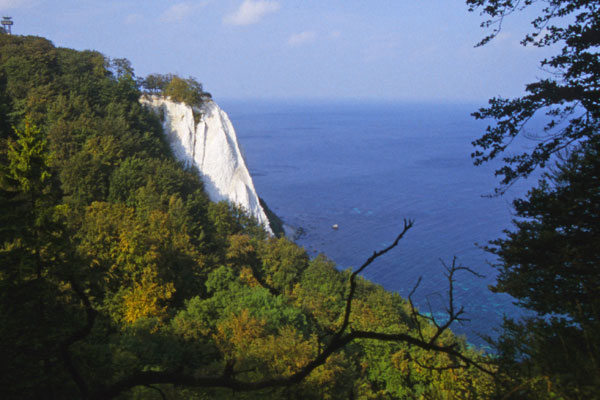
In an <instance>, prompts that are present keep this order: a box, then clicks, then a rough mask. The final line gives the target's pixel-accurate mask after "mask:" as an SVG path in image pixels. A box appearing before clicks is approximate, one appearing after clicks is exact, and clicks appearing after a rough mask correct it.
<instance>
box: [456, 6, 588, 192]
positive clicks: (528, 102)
mask: <svg viewBox="0 0 600 400" xmlns="http://www.w3.org/2000/svg"><path fill="white" fill-rule="evenodd" d="M466 3H467V4H468V5H469V7H470V10H471V11H474V10H480V11H481V12H482V14H486V15H489V17H490V19H489V20H487V21H485V22H484V23H483V24H482V26H486V27H490V26H493V27H495V29H494V30H493V31H492V33H491V34H490V35H488V36H486V37H485V38H484V39H483V40H482V41H481V42H480V45H483V44H485V43H487V42H488V41H489V40H492V39H493V38H494V36H496V35H497V34H498V33H499V32H500V28H501V26H502V21H503V20H504V18H505V17H507V16H509V15H510V14H511V13H513V12H515V11H520V10H524V9H526V8H533V7H535V6H540V7H541V10H540V11H539V16H538V17H536V18H535V19H534V20H533V21H532V25H533V32H532V33H531V34H529V35H527V36H526V37H525V38H524V39H523V40H522V42H521V43H522V44H523V45H529V46H536V47H548V46H562V48H561V50H560V51H559V52H558V54H556V55H554V56H552V57H550V58H548V59H544V60H543V61H542V62H541V67H542V69H543V70H546V71H549V72H551V74H549V77H547V78H543V79H539V80H538V81H536V82H532V83H530V84H528V85H526V87H525V90H526V95H524V96H522V97H518V98H515V99H504V98H492V99H491V100H490V101H489V103H490V106H489V107H488V108H483V109H481V110H479V111H478V112H477V113H475V114H474V115H475V117H476V118H478V119H486V118H492V119H495V120H496V123H495V124H494V125H491V126H489V127H488V128H487V132H486V133H485V135H483V136H482V137H481V138H480V139H478V140H476V141H475V142H473V144H474V146H475V147H476V151H475V152H474V153H473V157H474V158H475V163H476V164H481V163H483V162H486V161H488V160H491V159H494V158H496V157H498V156H500V155H503V152H504V151H505V150H506V149H507V148H508V147H509V146H510V144H511V143H512V141H513V139H514V138H515V137H516V136H518V135H522V134H523V128H524V126H525V125H526V124H527V123H528V122H529V121H530V120H531V118H533V117H534V116H540V115H545V117H546V120H547V123H546V126H545V128H544V130H543V132H538V137H537V138H536V139H537V142H538V143H537V144H536V146H535V147H534V148H533V150H532V151H531V152H525V153H522V154H517V155H506V154H504V155H503V160H504V162H505V163H504V165H503V166H502V167H501V168H500V169H499V170H497V171H496V175H498V176H502V184H503V185H509V184H511V183H512V182H514V181H515V180H516V179H518V178H519V177H525V176H528V175H529V174H530V173H531V172H532V171H533V170H534V169H535V168H536V167H537V166H540V167H544V166H546V165H547V163H548V162H549V161H550V160H551V157H552V155H553V154H556V153H557V152H559V151H561V150H564V149H569V148H570V147H571V146H573V145H576V144H577V143H580V142H585V141H587V140H589V139H590V138H592V137H594V136H595V135H596V134H597V132H598V128H599V124H600V122H599V121H600V55H599V53H598V45H599V44H600V39H599V38H600V19H599V18H598V13H600V1H598V0H584V1H572V0H550V1H535V0H526V1H521V0H506V1H505V0H467V1H466ZM501 190H502V189H501ZM501 190H500V191H501Z"/></svg>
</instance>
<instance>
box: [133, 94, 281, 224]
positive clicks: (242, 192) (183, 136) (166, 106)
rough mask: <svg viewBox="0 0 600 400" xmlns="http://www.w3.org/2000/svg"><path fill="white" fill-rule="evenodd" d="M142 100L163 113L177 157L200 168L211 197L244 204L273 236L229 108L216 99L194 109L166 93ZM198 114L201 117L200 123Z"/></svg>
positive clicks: (166, 132) (205, 187)
mask: <svg viewBox="0 0 600 400" xmlns="http://www.w3.org/2000/svg"><path fill="white" fill-rule="evenodd" d="M140 102H141V103H142V104H144V105H147V106H149V107H150V109H152V110H153V111H154V112H155V113H157V114H158V115H159V117H160V119H161V121H162V125H163V131H164V133H165V135H166V136H167V139H168V141H169V144H170V145H171V149H172V150H173V153H174V154H175V157H177V159H178V160H180V161H182V162H183V163H184V164H185V165H186V166H195V167H196V168H198V170H199V171H200V174H201V175H202V180H203V182H204V189H205V191H206V193H207V194H208V197H209V198H210V200H211V201H214V202H218V201H222V200H225V201H228V202H230V203H232V204H236V205H237V206H240V207H241V208H243V209H244V210H246V211H247V212H248V213H249V214H250V215H252V216H253V217H254V218H256V219H257V220H258V222H259V223H260V224H262V225H263V226H264V227H265V229H266V230H267V232H269V234H271V235H272V234H273V231H272V230H271V227H270V225H269V220H268V219H267V215H266V214H265V211H264V210H263V208H262V207H261V205H260V202H259V199H258V195H257V194H256V189H254V183H253V182H252V177H251V176H250V173H249V172H248V168H247V167H246V162H245V161H244V157H243V156H242V152H241V151H240V147H239V145H238V141H237V137H236V134H235V130H234V129H233V125H232V124H231V121H230V120H229V117H228V116H227V114H226V113H225V111H223V110H221V108H219V106H218V105H217V104H216V103H215V102H214V101H212V100H209V101H206V102H205V103H204V104H203V105H202V106H201V107H194V110H192V107H190V106H188V105H186V104H183V103H176V102H174V101H171V100H170V99H168V98H164V97H162V96H143V97H142V98H141V99H140ZM194 113H196V115H197V116H200V118H199V119H198V117H197V120H198V123H196V122H195V120H194Z"/></svg>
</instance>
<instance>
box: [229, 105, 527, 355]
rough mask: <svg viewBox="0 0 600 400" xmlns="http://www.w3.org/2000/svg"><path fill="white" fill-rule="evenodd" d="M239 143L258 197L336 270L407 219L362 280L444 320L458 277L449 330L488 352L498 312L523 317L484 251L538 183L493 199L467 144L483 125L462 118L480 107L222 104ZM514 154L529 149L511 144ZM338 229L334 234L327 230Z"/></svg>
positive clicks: (377, 245)
mask: <svg viewBox="0 0 600 400" xmlns="http://www.w3.org/2000/svg"><path fill="white" fill-rule="evenodd" d="M220 105H221V107H222V108H223V109H224V110H225V111H226V112H227V113H228V115H229V117H230V119H231V121H232V123H233V125H234V127H235V130H236V133H237V136H238V141H239V143H240V146H241V148H242V151H243V154H244V156H245V159H246V162H247V165H248V168H249V170H250V173H251V175H252V177H253V180H254V184H255V187H256V190H257V192H258V193H259V195H260V196H261V197H262V198H263V199H264V200H265V201H266V202H267V204H268V206H269V208H271V209H272V210H273V211H274V212H275V213H276V214H277V215H278V216H279V217H280V218H281V219H282V220H283V221H284V222H285V224H286V225H288V226H290V227H292V228H293V229H294V230H295V232H297V233H299V235H297V237H296V238H295V241H296V243H298V244H299V245H301V246H303V247H304V248H305V249H306V250H307V252H308V253H309V254H310V255H311V257H314V256H316V255H318V254H320V253H323V254H325V255H326V256H327V257H328V258H330V259H331V260H333V261H335V263H336V264H337V266H338V268H340V269H347V268H356V267H358V266H360V265H361V264H362V263H363V262H364V261H365V260H366V259H367V258H368V257H369V256H371V254H373V252H374V251H377V250H381V249H383V248H385V247H387V246H389V245H390V244H391V243H392V242H393V240H394V239H395V238H396V236H397V235H398V234H399V233H400V232H401V230H402V228H403V223H404V222H403V221H404V220H405V219H410V220H413V221H414V227H413V228H412V229H410V230H409V232H408V233H407V234H406V235H405V237H404V238H403V239H402V240H401V242H400V244H399V245H398V246H397V247H396V248H395V249H393V250H392V251H390V252H389V253H387V254H385V255H384V256H382V257H380V258H379V259H377V260H376V262H374V263H373V264H372V265H370V266H369V267H368V268H367V269H366V270H365V271H364V273H363V274H362V275H363V276H364V277H365V278H366V279H369V280H371V281H372V282H375V283H377V284H380V285H382V286H383V287H384V288H385V289H387V290H390V291H394V292H398V293H399V294H400V295H402V296H404V297H407V296H408V295H409V294H410V292H411V291H412V290H413V288H414V287H415V285H416V284H417V282H418V281H419V279H420V284H419V286H418V288H417V289H416V290H415V293H414V295H413V299H414V301H415V303H416V304H417V306H418V307H419V309H420V310H421V312H423V313H426V314H429V315H432V316H434V317H435V318H437V319H438V320H439V321H441V322H444V319H445V310H446V308H447V306H448V300H449V298H448V278H447V276H446V270H445V268H444V265H446V266H449V265H451V264H452V262H453V260H455V262H456V264H457V265H458V264H460V265H463V266H466V267H468V268H469V269H471V270H473V271H475V272H476V273H477V274H478V275H480V276H475V275H473V274H471V273H469V272H467V271H459V272H458V273H457V274H456V276H455V278H456V282H455V283H454V304H455V305H456V308H457V309H458V308H460V307H464V312H465V314H464V317H465V318H467V319H468V320H466V321H463V322H462V323H454V324H453V325H452V327H451V329H452V330H453V331H454V332H455V333H458V334H461V335H466V337H467V340H468V341H469V343H472V344H474V345H477V346H479V347H483V348H486V346H487V344H486V341H485V340H484V339H483V337H484V336H491V337H496V336H497V335H498V332H499V328H500V325H501V324H502V321H503V318H504V316H508V317H511V318H519V317H520V316H522V315H523V311H522V310H521V309H519V308H518V307H516V306H515V305H514V304H513V303H514V299H512V298H511V297H510V296H508V295H506V294H495V293H492V292H491V291H490V290H489V288H488V286H489V285H493V284H494V282H495V279H496V274H497V272H496V269H495V268H493V265H494V264H495V263H496V262H497V260H496V259H495V258H494V256H493V255H492V254H490V253H488V252H486V251H484V250H483V249H482V246H483V245H486V244H487V243H488V241H490V240H493V239H496V238H499V237H503V235H504V233H503V230H505V229H511V227H512V225H511V220H512V218H513V214H512V209H511V203H512V200H513V199H514V198H515V197H521V196H523V195H524V194H525V193H526V192H527V189H528V188H529V187H531V185H532V184H533V183H535V180H530V181H525V180H523V181H519V182H518V183H517V184H515V185H513V187H511V188H510V189H509V190H508V192H507V193H506V194H504V195H503V196H493V194H494V189H495V188H496V187H498V184H499V180H498V179H497V178H496V177H495V176H494V171H495V169H497V168H498V166H499V165H500V163H499V162H493V163H490V164H485V165H482V166H474V165H473V160H472V158H471V153H472V152H473V150H474V149H473V146H472V145H471V142H472V141H473V140H475V139H477V138H478V137H480V136H481V135H482V134H483V133H484V132H485V128H486V126H487V122H482V121H476V120H475V119H474V118H473V117H472V116H471V113H472V112H473V111H476V110H477V109H478V108H479V107H480V106H484V105H485V104H436V103H409V102H383V101H381V102H377V101H300V100H297V101H266V100H252V101H250V100H244V101H242V100H235V101H234V100H229V101H221V102H220ZM515 146H519V147H518V148H515V149H514V151H517V150H519V149H522V148H527V146H531V143H527V142H522V143H517V144H515ZM334 225H337V229H334V227H333V226H334Z"/></svg>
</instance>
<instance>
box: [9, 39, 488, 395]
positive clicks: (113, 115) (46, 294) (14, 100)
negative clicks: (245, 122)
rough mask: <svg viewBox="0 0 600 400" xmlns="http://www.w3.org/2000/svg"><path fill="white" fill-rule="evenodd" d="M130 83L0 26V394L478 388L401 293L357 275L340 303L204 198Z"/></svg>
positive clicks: (340, 280)
mask: <svg viewBox="0 0 600 400" xmlns="http://www.w3.org/2000/svg"><path fill="white" fill-rule="evenodd" d="M125 61H126V60H125ZM176 79H177V80H175V79H173V80H172V81H171V82H176V87H175V88H172V89H173V90H176V91H177V90H179V92H177V93H180V92H183V93H187V92H186V91H185V90H182V88H183V86H181V82H183V83H185V82H186V80H182V79H180V78H176ZM194 82H195V81H194ZM139 83H140V81H139V80H138V81H136V79H135V76H134V74H133V70H132V69H131V67H130V66H129V64H128V63H127V62H124V60H113V61H110V60H107V59H106V58H105V57H104V56H103V55H102V54H99V53H97V52H93V51H75V50H71V49H64V48H56V47H54V46H53V44H52V43H51V42H50V41H48V40H46V39H43V38H39V37H19V36H8V35H0V141H1V146H0V203H1V205H0V207H1V210H2V213H1V216H0V218H1V230H0V265H1V269H0V360H3V361H2V362H0V398H3V399H24V398H34V399H37V398H39V399H63V398H64V399H75V398H112V397H118V398H122V399H128V398H131V399H140V398H144V399H161V398H169V399H218V398H224V399H228V398H232V397H235V398H240V399H252V398H269V399H278V398H286V399H338V398H339V399H348V398H362V399H401V398H427V399H459V398H472V399H475V398H485V397H488V395H489V391H490V390H491V378H490V377H489V376H488V374H486V373H485V372H484V371H482V370H481V369H478V368H475V367H473V366H472V364H469V363H468V362H465V360H466V359H469V360H470V359H478V358H479V357H480V356H479V355H478V354H477V353H476V352H475V351H472V350H467V348H466V345H465V343H464V341H462V340H460V339H457V338H456V337H454V336H453V335H452V334H451V333H450V332H449V331H448V330H447V329H445V327H444V329H439V328H436V327H435V326H434V325H433V324H431V323H429V322H428V321H426V320H425V319H423V318H420V317H419V315H418V314H416V313H415V310H414V309H413V308H412V307H411V305H410V303H409V302H408V301H406V300H404V299H402V298H400V297H399V296H398V295H397V294H394V293H390V292H386V291H384V290H383V289H382V288H381V287H380V286H377V285H374V284H372V283H369V282H367V281H364V280H362V279H357V280H356V281H355V286H353V287H354V289H352V290H354V292H352V293H354V297H353V301H352V303H351V305H352V313H351V314H350V313H349V312H345V309H347V307H348V304H349V302H347V301H346V299H347V298H348V296H349V293H350V292H351V289H350V287H351V286H349V283H348V282H349V279H350V272H349V271H342V272H340V271H338V270H337V269H336V268H335V265H334V264H333V263H332V262H331V261H329V260H327V259H326V258H325V257H323V256H319V257H317V258H315V259H310V258H309V257H308V256H307V254H306V252H305V251H304V250H303V249H302V248H300V247H298V246H296V245H295V244H294V243H292V242H290V241H289V240H287V239H285V238H272V237H268V236H267V235H266V234H265V232H264V231H263V229H262V227H260V226H259V225H257V223H256V222H255V221H254V220H253V219H252V218H249V217H248V216H247V215H245V214H244V212H242V211H240V210H239V209H236V208H234V207H232V206H230V205H228V204H226V203H211V202H210V201H209V200H208V198H207V196H206V194H205V193H204V191H203V187H202V182H201V181H200V179H199V178H198V175H197V173H196V172H195V171H193V170H187V169H185V168H183V167H182V165H180V164H179V163H178V162H177V161H176V160H175V159H174V158H173V156H172V154H171V151H170V149H169V147H168V144H167V143H166V141H165V140H164V139H163V134H162V131H161V125H160V121H159V120H158V117H156V116H155V115H153V114H152V113H151V112H149V111H147V110H146V109H144V108H143V107H142V106H141V105H140V103H139V101H138V99H139V97H140V95H141V92H140V86H139ZM189 83H190V82H188V84H189ZM180 86H181V87H180ZM187 87H188V88H189V86H187ZM184 89H185V88H184ZM200 91H201V86H200ZM188 94H189V93H188ZM195 100H198V99H195ZM195 100H194V101H195ZM361 261H362V260H357V263H360V262H361ZM345 318H347V320H345ZM352 332H377V333H379V336H377V335H366V334H361V335H358V334H355V335H354V336H350V333H352ZM385 335H387V336H385ZM402 338H405V339H404V340H400V339H402ZM406 338H414V340H413V341H411V340H412V339H406ZM391 339H394V340H391ZM332 343H337V344H336V346H333V347H331V346H330V347H328V346H329V345H331V344H332ZM427 343H429V345H428V346H429V347H427V346H426V345H424V344H427ZM324 349H330V350H331V351H330V352H328V351H324ZM439 349H446V351H445V352H444V351H439ZM334 350H335V351H334ZM436 350H438V351H436ZM456 353H460V354H463V355H465V359H461V358H457V356H456V355H455V354H456ZM315 360H320V362H318V363H316V364H314V367H310V368H309V369H306V368H308V367H309V366H312V365H313V364H311V363H313V362H314V361H315ZM303 369H306V371H308V373H307V374H306V376H300V375H295V374H297V373H298V371H301V370H303ZM292 376H298V379H294V380H293V381H285V378H287V377H292ZM257 382H258V383H261V382H263V383H264V384H262V386H261V385H255V386H252V385H251V383H257ZM245 383H248V385H246V384H245ZM232 388H234V389H236V388H237V390H236V391H233V390H232Z"/></svg>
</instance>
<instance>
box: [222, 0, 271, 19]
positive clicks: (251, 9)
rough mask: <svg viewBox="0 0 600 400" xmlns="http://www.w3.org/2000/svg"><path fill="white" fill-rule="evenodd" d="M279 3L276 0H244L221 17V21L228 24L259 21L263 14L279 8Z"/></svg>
mask: <svg viewBox="0 0 600 400" xmlns="http://www.w3.org/2000/svg"><path fill="white" fill-rule="evenodd" d="M279 8H280V5H279V3H278V2H276V1H268V0H244V2H243V3H242V4H241V5H240V8H238V9H237V10H236V11H235V12H234V13H233V14H230V15H227V16H225V17H224V18H223V22H224V23H226V24H229V25H251V24H256V23H257V22H259V21H260V20H261V19H262V18H263V17H264V16H265V15H267V14H270V13H273V12H275V11H277V10H279Z"/></svg>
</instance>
